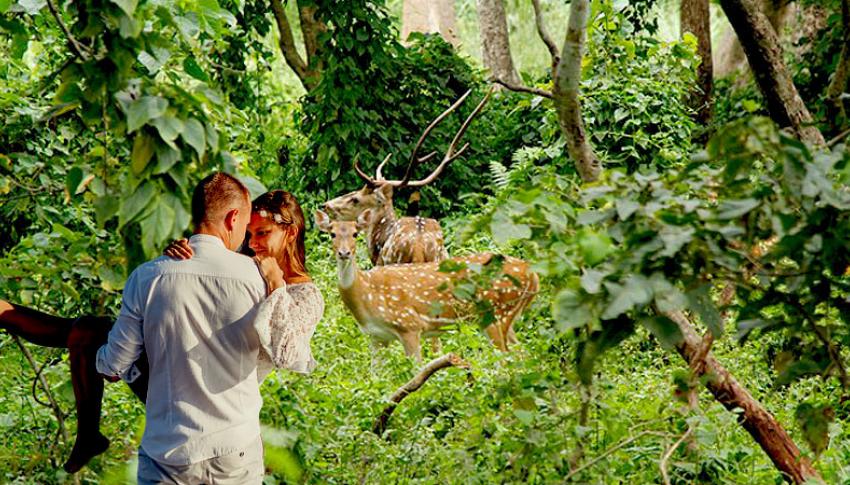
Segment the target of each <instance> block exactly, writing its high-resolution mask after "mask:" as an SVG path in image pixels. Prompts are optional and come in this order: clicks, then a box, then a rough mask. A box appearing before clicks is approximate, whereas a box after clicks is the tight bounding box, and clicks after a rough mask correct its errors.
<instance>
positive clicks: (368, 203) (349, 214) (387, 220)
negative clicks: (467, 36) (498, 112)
mask: <svg viewBox="0 0 850 485" xmlns="http://www.w3.org/2000/svg"><path fill="white" fill-rule="evenodd" d="M471 92H472V91H467V92H466V93H465V94H464V95H463V96H461V97H460V99H458V100H457V101H456V102H455V103H454V104H452V105H451V106H450V107H449V108H448V109H446V110H445V111H443V113H442V114H440V116H438V117H437V118H435V119H434V121H432V122H431V124H429V125H428V127H427V128H425V131H423V132H422V135H421V136H420V137H419V140H418V141H417V143H416V146H415V147H414V148H413V152H412V153H411V155H410V161H409V162H408V165H407V169H406V170H405V174H404V177H403V178H402V179H401V180H387V179H385V178H384V176H383V174H382V170H383V168H384V166H386V164H387V162H388V161H389V160H390V158H391V157H392V154H389V155H387V156H386V158H384V160H383V161H382V162H381V163H380V165H378V168H377V169H376V171H375V176H374V177H371V176H369V175H367V174H366V173H364V172H363V170H362V169H361V168H360V165H359V163H358V162H355V163H354V169H355V171H356V172H357V174H358V175H359V176H360V178H362V179H363V181H364V182H365V185H364V186H363V188H361V189H360V190H355V191H354V192H349V193H347V194H345V195H341V196H339V197H337V198H335V199H333V200H330V201H328V202H326V203H325V204H324V207H323V208H324V210H325V211H326V213H327V214H329V215H330V216H331V218H333V219H334V220H339V221H356V220H357V218H358V216H359V215H360V214H362V213H363V212H364V211H366V210H369V211H370V213H371V214H372V215H371V219H370V220H369V221H367V225H366V240H367V243H368V245H369V259H370V260H371V261H372V264H374V265H376V266H381V265H385V264H398V263H426V262H430V261H442V260H444V259H446V258H447V257H448V253H447V252H446V248H445V246H444V244H443V231H442V229H441V228H440V223H439V222H438V221H437V220H435V219H430V218H425V217H402V218H397V217H396V214H395V209H394V208H393V191H394V189H398V188H402V187H423V186H425V185H428V184H429V183H431V182H433V181H434V180H435V179H436V178H437V177H438V176H439V175H440V173H442V171H443V169H444V168H446V165H448V164H449V163H451V162H452V160H455V159H456V158H458V157H459V156H461V155H462V154H463V152H465V151H466V149H467V148H468V147H469V144H468V143H465V144H464V145H463V146H462V147H461V148H460V149H457V145H458V142H459V141H460V139H461V137H462V136H463V134H464V133H465V132H466V129H467V128H468V127H469V125H470V123H472V120H473V119H474V118H475V117H476V116H477V115H478V113H480V112H481V110H482V108H483V107H484V104H485V103H486V102H487V100H488V99H489V97H490V93H489V92H488V93H487V95H486V96H484V99H482V100H481V102H480V103H478V106H476V108H475V109H474V110H473V111H472V113H471V114H470V115H469V116H468V117H467V118H466V120H465V121H464V123H463V124H462V125H461V127H460V129H459V130H458V132H457V133H456V134H455V136H454V138H453V139H452V142H451V144H450V145H449V148H448V150H446V153H445V155H443V158H442V160H441V161H440V164H439V165H438V166H437V168H436V169H434V171H433V172H431V174H430V175H428V176H427V177H425V178H423V179H421V180H410V177H411V175H412V173H413V171H414V169H415V168H416V167H417V166H418V165H420V164H422V163H425V162H427V161H429V160H431V159H432V158H434V157H435V156H436V155H437V152H431V153H429V154H427V155H425V156H423V157H420V156H419V155H418V151H419V149H420V148H421V147H422V144H423V143H424V142H425V139H426V138H427V137H428V135H429V134H430V133H431V131H432V130H433V129H434V127H436V126H437V125H438V124H439V123H440V122H441V121H443V120H444V119H445V118H446V117H447V116H448V115H449V114H450V113H452V112H453V111H454V110H455V109H457V108H458V106H460V105H461V104H462V103H463V102H464V100H465V99H466V98H467V97H468V96H469V94H470V93H471ZM455 150H457V151H455Z"/></svg>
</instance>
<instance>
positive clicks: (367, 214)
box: [357, 209, 372, 231]
mask: <svg viewBox="0 0 850 485" xmlns="http://www.w3.org/2000/svg"><path fill="white" fill-rule="evenodd" d="M371 224H372V209H366V210H364V211H363V212H361V213H360V215H358V216H357V230H358V231H362V230H364V229H366V228H367V227H369V226H370V225H371Z"/></svg>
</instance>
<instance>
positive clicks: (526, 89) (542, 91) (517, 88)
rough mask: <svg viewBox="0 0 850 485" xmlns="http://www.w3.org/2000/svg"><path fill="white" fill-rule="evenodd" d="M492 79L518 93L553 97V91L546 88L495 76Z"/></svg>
mask: <svg viewBox="0 0 850 485" xmlns="http://www.w3.org/2000/svg"><path fill="white" fill-rule="evenodd" d="M492 81H493V82H494V83H496V84H498V85H500V86H504V87H505V88H507V89H509V90H511V91H516V92H518V93H529V94H534V95H536V96H541V97H543V98H547V99H552V93H550V92H549V91H546V90H545V89H539V88H532V87H529V86H525V85H523V84H514V83H511V82H508V81H505V80H504V79H499V78H493V79H492Z"/></svg>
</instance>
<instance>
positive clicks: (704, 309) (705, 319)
mask: <svg viewBox="0 0 850 485" xmlns="http://www.w3.org/2000/svg"><path fill="white" fill-rule="evenodd" d="M710 289H711V284H709V283H706V284H704V285H702V286H699V287H697V288H695V289H693V290H691V291H689V292H688V293H687V297H688V308H690V309H691V311H693V312H695V313H696V314H697V315H699V316H700V319H701V320H702V323H704V324H705V326H706V327H708V329H709V330H710V331H711V333H712V334H713V335H714V337H715V338H720V337H721V336H722V335H723V319H722V318H721V317H720V312H719V311H717V306H715V305H714V301H712V299H711V295H710V294H709V290H710Z"/></svg>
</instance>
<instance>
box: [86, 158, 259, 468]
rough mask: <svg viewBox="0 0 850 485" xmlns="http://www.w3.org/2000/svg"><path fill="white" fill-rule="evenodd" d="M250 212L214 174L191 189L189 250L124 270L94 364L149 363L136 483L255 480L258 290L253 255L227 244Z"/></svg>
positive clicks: (113, 373)
mask: <svg viewBox="0 0 850 485" xmlns="http://www.w3.org/2000/svg"><path fill="white" fill-rule="evenodd" d="M250 217H251V202H250V198H249V194H248V190H247V189H246V188H245V186H244V185H243V184H242V183H241V182H239V181H238V180H237V179H236V178H234V177H232V176H230V175H227V174H224V173H215V174H213V175H211V176H209V177H207V178H205V179H204V180H202V181H201V183H200V184H199V185H198V187H196V189H195V192H194V194H193V197H192V218H193V221H194V224H195V234H194V235H193V236H192V237H191V238H190V239H189V243H190V245H191V246H192V249H193V250H194V253H195V256H194V257H193V258H192V259H188V260H183V261H179V260H173V259H170V258H167V257H160V258H157V259H155V260H153V261H149V262H147V263H145V264H143V265H141V266H139V267H138V268H136V270H135V271H133V273H132V274H131V275H130V278H129V279H128V280H127V284H126V285H125V287H124V296H123V303H122V305H121V313H120V314H119V316H118V320H117V321H116V323H115V326H114V327H113V328H112V330H111V331H110V332H109V340H108V341H107V343H106V345H104V346H103V347H101V348H100V349H99V350H98V353H97V370H98V372H100V373H101V374H103V375H104V376H107V377H113V378H114V377H117V376H121V377H123V378H124V379H125V380H132V379H133V377H134V376H133V375H132V369H133V362H135V361H136V359H137V358H138V357H139V355H140V353H141V352H142V349H144V350H145V351H146V352H147V356H148V360H149V363H150V377H149V379H150V380H149V384H148V394H147V402H146V403H145V412H146V415H147V418H146V423H145V432H144V435H143V437H142V444H141V447H140V448H139V469H138V481H139V483H140V484H153V483H187V484H200V483H206V484H209V483H216V484H226V483H234V484H237V483H238V484H250V483H257V484H259V483H261V482H262V477H263V470H264V467H263V449H262V441H261V440H260V420H259V413H260V407H261V406H262V400H261V398H260V391H259V385H258V383H257V374H256V366H257V352H258V348H259V343H258V340H257V338H258V337H257V334H256V331H255V330H253V327H252V322H253V318H254V314H255V311H256V308H257V306H258V305H257V304H258V303H259V302H261V301H262V300H263V298H264V297H265V295H266V288H265V284H264V282H263V279H262V277H261V275H260V273H259V271H258V270H257V267H256V266H255V264H254V262H253V261H252V260H251V259H250V258H248V257H247V256H243V255H241V254H238V253H236V252H234V251H235V250H236V249H237V248H239V246H240V245H241V244H242V242H243V240H244V238H245V228H246V226H247V225H248V221H249V220H250Z"/></svg>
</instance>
